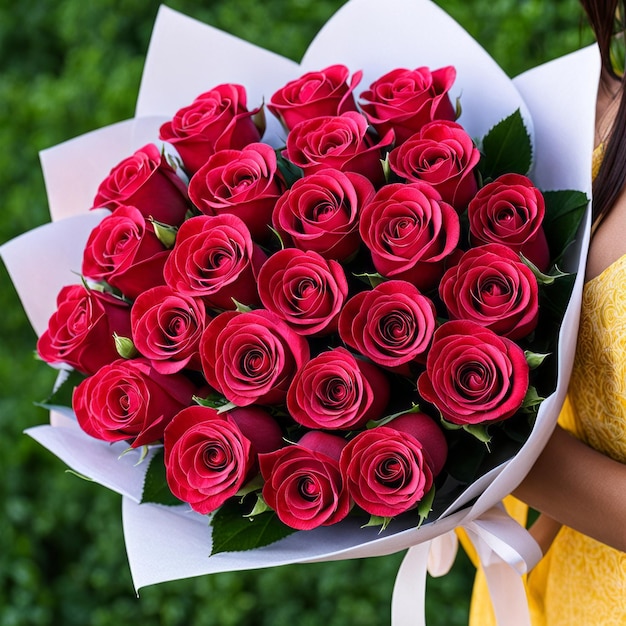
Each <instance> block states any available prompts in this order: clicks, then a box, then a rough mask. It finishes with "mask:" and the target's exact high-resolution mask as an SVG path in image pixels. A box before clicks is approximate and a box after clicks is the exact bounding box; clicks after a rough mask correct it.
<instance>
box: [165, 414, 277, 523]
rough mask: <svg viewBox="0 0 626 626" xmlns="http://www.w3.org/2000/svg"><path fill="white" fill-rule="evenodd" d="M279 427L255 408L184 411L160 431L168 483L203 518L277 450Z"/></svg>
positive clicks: (238, 487) (235, 491)
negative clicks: (264, 455) (263, 457)
mask: <svg viewBox="0 0 626 626" xmlns="http://www.w3.org/2000/svg"><path fill="white" fill-rule="evenodd" d="M282 443H283V442H282V435H281V431H280V428H279V427H278V425H277V424H276V422H275V421H274V420H273V418H272V417H270V415H269V414H268V413H266V412H265V411H263V410H262V409H260V408H259V407H248V408H245V409H234V410H232V411H229V412H228V413H226V414H219V413H218V412H217V411H216V410H215V409H211V408H209V407H203V406H191V407H189V408H186V409H183V410H182V411H181V412H180V413H178V415H176V416H175V417H174V419H173V420H172V421H171V422H170V424H169V425H168V427H167V428H166V429H165V437H164V452H165V468H166V477H167V484H168V485H169V488H170V490H171V492H172V493H173V494H174V495H175V496H176V497H177V498H179V499H180V500H183V501H184V502H188V503H189V504H190V505H191V508H192V509H194V511H197V512H198V513H201V514H203V515H205V514H207V513H211V512H212V511H215V509H217V508H219V507H220V506H221V505H222V504H224V502H225V501H226V500H227V499H228V498H230V497H231V496H234V495H235V494H236V493H237V492H238V491H239V489H240V488H241V487H242V486H243V485H244V484H245V483H246V482H247V481H248V480H249V479H250V478H252V477H253V476H254V475H255V473H256V471H257V460H258V459H257V457H258V454H260V453H266V452H271V451H272V450H275V449H277V448H279V447H280V446H281V445H282Z"/></svg>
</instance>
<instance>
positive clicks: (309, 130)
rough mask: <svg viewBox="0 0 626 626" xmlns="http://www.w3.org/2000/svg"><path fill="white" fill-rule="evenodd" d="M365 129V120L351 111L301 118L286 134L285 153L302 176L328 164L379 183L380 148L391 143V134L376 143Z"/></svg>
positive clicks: (381, 170) (381, 171) (366, 126)
mask: <svg viewBox="0 0 626 626" xmlns="http://www.w3.org/2000/svg"><path fill="white" fill-rule="evenodd" d="M367 129H368V125H367V120H366V119H365V118H364V117H363V116H362V115H361V114H360V113H356V112H355V111H348V112H347V113H343V114H342V115H335V116H330V115H329V116H324V117H315V118H313V119H310V120H305V121H303V122H300V123H299V124H297V125H296V126H294V127H293V128H292V130H291V132H290V133H289V134H288V135H287V149H286V150H285V155H286V157H287V158H288V159H289V160H290V161H291V162H292V163H293V164H294V165H297V166H298V167H300V168H302V170H303V171H304V173H305V175H308V174H312V173H315V172H318V171H319V170H321V169H324V168H328V167H330V168H334V169H337V170H340V171H342V172H356V173H358V174H363V175H364V176H365V177H366V178H368V179H369V180H370V181H372V183H373V184H374V185H378V184H382V183H383V182H384V176H383V168H382V165H381V162H380V159H381V151H382V148H384V147H386V146H388V145H390V144H391V142H392V141H393V134H392V133H391V132H390V133H388V134H386V135H384V136H383V138H382V139H381V140H380V141H378V143H376V141H375V140H374V139H373V138H372V136H371V135H370V134H368V132H367Z"/></svg>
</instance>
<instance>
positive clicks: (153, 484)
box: [141, 449, 181, 506]
mask: <svg viewBox="0 0 626 626" xmlns="http://www.w3.org/2000/svg"><path fill="white" fill-rule="evenodd" d="M141 502H142V503H144V502H153V503H155V504H167V505H169V506H174V505H176V504H181V501H180V500H179V499H178V498H177V497H176V496H175V495H174V494H173V493H172V492H171V491H170V488H169V487H168V485H167V479H166V478H165V461H164V460H163V449H161V450H159V451H158V452H157V453H156V454H155V455H154V456H153V457H152V458H151V459H150V464H149V465H148V471H147V472H146V478H145V481H144V484H143V493H142V495H141Z"/></svg>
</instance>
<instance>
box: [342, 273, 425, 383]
mask: <svg viewBox="0 0 626 626" xmlns="http://www.w3.org/2000/svg"><path fill="white" fill-rule="evenodd" d="M436 326H437V322H436V311H435V305H434V304H433V303H432V301H431V300H430V299H429V298H427V297H426V296H424V295H422V294H421V293H420V292H419V290H418V289H417V288H416V287H415V286H414V285H412V284H411V283H407V282H406V281H403V280H390V281H387V282H383V283H380V285H378V286H376V287H374V289H372V290H371V291H362V292H361V293H358V294H356V295H355V296H353V297H352V298H350V300H348V302H347V303H346V305H345V306H344V308H343V310H342V311H341V315H340V317H339V336H340V337H341V339H342V340H343V341H344V342H345V343H346V344H348V345H349V346H350V347H352V348H354V349H355V350H358V351H359V352H360V353H361V354H362V355H364V356H366V357H367V358H369V359H371V360H372V361H374V363H378V364H379V365H382V366H383V367H387V368H391V369H394V370H398V371H399V372H400V373H403V374H409V372H410V370H409V368H408V367H407V365H408V364H409V363H411V362H413V361H419V362H422V361H423V360H424V359H425V354H426V351H427V349H428V347H429V346H430V341H431V339H432V336H433V333H434V332H435V328H436Z"/></svg>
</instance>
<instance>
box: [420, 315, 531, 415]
mask: <svg viewBox="0 0 626 626" xmlns="http://www.w3.org/2000/svg"><path fill="white" fill-rule="evenodd" d="M528 371H529V368H528V364H527V362H526V358H525V356H524V351H523V350H522V349H521V348H520V347H519V346H518V345H517V344H516V343H514V342H513V341H511V340H510V339H507V338H506V337H499V336H498V335H496V334H495V333H494V332H493V331H491V330H489V329H488V328H484V327H483V326H480V325H479V324H476V322H470V321H467V320H454V321H451V322H446V323H445V324H442V325H441V326H440V327H439V328H438V329H437V330H436V331H435V336H434V339H433V343H432V346H431V348H430V351H429V352H428V358H427V359H426V371H425V372H424V373H422V374H421V375H420V377H419V378H418V381H417V386H418V390H419V393H420V395H421V396H422V397H423V398H424V399H425V400H426V401H428V402H430V403H431V404H434V405H435V406H436V407H437V408H438V409H439V411H440V412H441V415H442V417H443V418H444V419H445V420H447V421H448V422H452V423H453V424H458V425H461V426H463V425H466V424H470V425H472V424H482V423H489V422H499V421H501V420H505V419H507V418H508V417H511V416H512V415H513V414H514V413H515V412H516V411H517V410H518V409H519V408H520V406H521V405H522V402H523V401H524V397H525V395H526V392H527V391H528Z"/></svg>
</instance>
